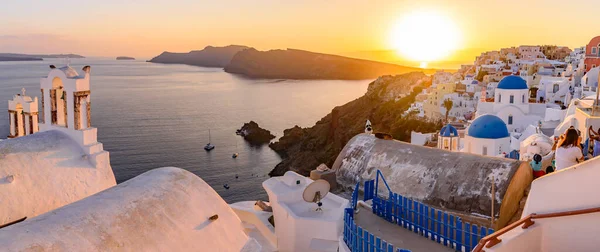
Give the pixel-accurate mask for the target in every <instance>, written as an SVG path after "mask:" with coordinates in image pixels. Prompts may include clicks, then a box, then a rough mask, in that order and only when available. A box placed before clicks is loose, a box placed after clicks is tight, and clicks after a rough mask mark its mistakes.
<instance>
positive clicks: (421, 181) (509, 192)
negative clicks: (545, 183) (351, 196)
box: [332, 134, 532, 227]
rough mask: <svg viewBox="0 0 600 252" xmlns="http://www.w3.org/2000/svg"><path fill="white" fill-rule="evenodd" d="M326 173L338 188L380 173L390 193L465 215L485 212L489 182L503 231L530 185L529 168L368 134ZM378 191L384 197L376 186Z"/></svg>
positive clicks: (514, 162) (487, 210)
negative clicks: (493, 188) (333, 174)
mask: <svg viewBox="0 0 600 252" xmlns="http://www.w3.org/2000/svg"><path fill="white" fill-rule="evenodd" d="M332 169H333V170H335V171H336V175H337V180H338V182H339V183H340V185H341V186H342V187H344V188H347V189H349V190H352V189H353V188H354V186H355V185H356V183H360V184H361V186H360V188H361V190H362V188H363V185H364V182H365V181H367V180H371V179H375V178H376V174H377V170H381V172H382V173H383V175H384V176H385V179H386V180H387V183H388V184H389V186H390V188H391V190H392V191H393V192H395V193H398V194H400V195H402V196H404V197H408V198H411V199H414V200H418V201H420V202H423V203H425V204H428V205H430V206H433V207H436V208H438V209H447V210H451V211H457V212H461V213H464V214H467V215H471V214H472V213H478V214H482V215H489V213H490V212H491V199H492V196H491V191H490V188H491V179H492V177H493V178H494V182H495V186H496V194H495V199H494V202H495V204H494V205H495V209H496V211H498V209H499V214H500V218H499V219H498V221H497V225H498V226H500V227H503V226H504V225H506V224H507V223H508V221H509V220H510V219H511V218H512V217H513V215H515V214H516V213H517V210H518V208H519V201H520V200H521V199H522V197H523V193H524V190H525V188H527V187H528V186H529V185H530V184H531V181H532V171H531V167H530V166H529V165H528V164H527V163H525V162H522V161H519V160H513V159H506V158H498V157H488V156H481V155H475V154H470V153H462V152H450V151H446V150H442V149H437V148H429V147H425V146H418V145H413V144H409V143H404V142H400V141H396V140H383V139H377V138H376V137H374V136H372V135H369V134H359V135H357V136H355V137H353V138H352V139H351V140H350V141H348V143H347V144H346V146H345V147H344V148H343V149H342V151H341V152H340V154H339V156H338V157H337V159H336V160H335V163H334V164H333V166H332ZM379 184H380V187H379V188H380V191H379V193H382V194H383V195H387V190H386V189H385V186H383V185H382V183H381V181H380V183H379Z"/></svg>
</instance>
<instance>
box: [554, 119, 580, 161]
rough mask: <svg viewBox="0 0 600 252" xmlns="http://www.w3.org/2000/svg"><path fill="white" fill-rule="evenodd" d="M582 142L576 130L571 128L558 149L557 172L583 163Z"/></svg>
mask: <svg viewBox="0 0 600 252" xmlns="http://www.w3.org/2000/svg"><path fill="white" fill-rule="evenodd" d="M580 141H581V140H580V138H579V134H578V133H577V130H576V129H572V128H570V129H568V130H567V132H565V134H564V137H563V139H562V141H560V140H559V144H558V148H556V156H555V158H556V160H555V161H556V164H555V165H556V170H557V171H559V170H562V169H565V168H567V167H571V166H573V165H576V164H578V163H579V162H581V161H583V153H582V152H581V148H580V147H579V143H580Z"/></svg>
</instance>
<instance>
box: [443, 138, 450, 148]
mask: <svg viewBox="0 0 600 252" xmlns="http://www.w3.org/2000/svg"><path fill="white" fill-rule="evenodd" d="M448 149H449V146H448V139H444V150H448Z"/></svg>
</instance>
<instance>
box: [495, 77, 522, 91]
mask: <svg viewBox="0 0 600 252" xmlns="http://www.w3.org/2000/svg"><path fill="white" fill-rule="evenodd" d="M496 88H498V89H528V87H527V82H526V81H525V80H524V79H523V78H521V77H520V76H517V75H509V76H506V77H504V78H502V80H500V83H498V86H497V87H496Z"/></svg>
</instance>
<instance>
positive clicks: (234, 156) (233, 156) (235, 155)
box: [231, 152, 239, 158]
mask: <svg viewBox="0 0 600 252" xmlns="http://www.w3.org/2000/svg"><path fill="white" fill-rule="evenodd" d="M238 156H239V154H237V152H236V153H233V155H231V157H232V158H237V157H238Z"/></svg>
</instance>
